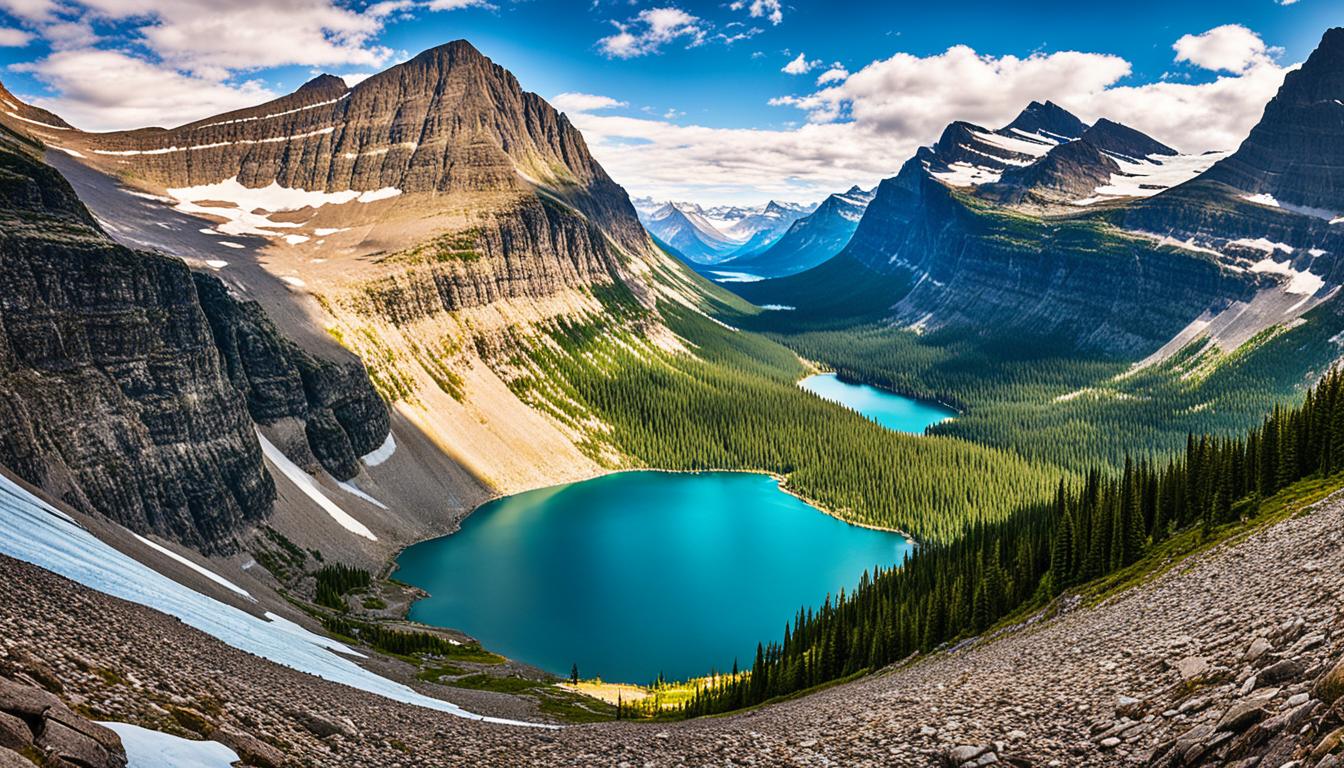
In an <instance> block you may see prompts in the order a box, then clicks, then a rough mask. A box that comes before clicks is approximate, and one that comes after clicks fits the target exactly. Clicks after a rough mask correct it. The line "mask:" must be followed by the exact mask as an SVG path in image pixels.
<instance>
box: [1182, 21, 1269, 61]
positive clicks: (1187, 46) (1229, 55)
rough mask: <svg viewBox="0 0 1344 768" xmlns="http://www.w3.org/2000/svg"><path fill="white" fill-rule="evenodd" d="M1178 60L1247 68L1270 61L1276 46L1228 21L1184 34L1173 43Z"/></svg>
mask: <svg viewBox="0 0 1344 768" xmlns="http://www.w3.org/2000/svg"><path fill="white" fill-rule="evenodd" d="M1171 47H1172V49H1173V50H1175V51H1176V61H1183V62H1189V63H1191V64H1194V65H1195V66H1197V67H1203V68H1204V69H1211V70H1214V71H1224V72H1245V71H1246V70H1248V69H1250V68H1251V67H1255V66H1259V65H1263V64H1267V63H1269V62H1270V61H1271V60H1272V57H1273V54H1274V53H1275V51H1274V50H1272V49H1269V48H1267V47H1266V46H1265V41H1264V40H1261V39H1260V36H1259V35H1257V34H1255V33H1254V32H1252V31H1251V30H1249V29H1247V28H1246V27H1243V26H1241V25H1240V24H1224V25H1222V26H1221V27H1214V28H1213V29H1210V30H1209V31H1208V32H1204V33H1203V34H1199V35H1184V36H1183V37H1181V39H1180V40H1177V41H1176V43H1175V44H1174V45H1172V46H1171Z"/></svg>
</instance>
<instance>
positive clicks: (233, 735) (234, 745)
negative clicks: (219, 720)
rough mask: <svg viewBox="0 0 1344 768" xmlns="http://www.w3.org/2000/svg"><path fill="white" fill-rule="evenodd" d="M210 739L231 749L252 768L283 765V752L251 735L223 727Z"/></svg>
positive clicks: (269, 767)
mask: <svg viewBox="0 0 1344 768" xmlns="http://www.w3.org/2000/svg"><path fill="white" fill-rule="evenodd" d="M210 738H211V739H212V740H214V741H217V742H219V743H220V744H223V745H224V746H226V747H228V748H229V749H232V750H233V751H234V752H235V753H237V754H238V757H239V758H240V759H241V760H242V761H243V764H244V765H249V766H253V768H281V766H282V765H284V763H285V755H284V753H283V752H281V751H280V750H278V749H276V748H275V747H273V746H271V745H270V744H267V743H266V742H264V741H262V740H261V739H258V738H256V737H255V736H252V735H251V734H247V733H243V732H242V731H238V730H235V729H233V728H229V727H224V728H220V729H218V730H216V731H215V732H214V733H213V734H211V736H210Z"/></svg>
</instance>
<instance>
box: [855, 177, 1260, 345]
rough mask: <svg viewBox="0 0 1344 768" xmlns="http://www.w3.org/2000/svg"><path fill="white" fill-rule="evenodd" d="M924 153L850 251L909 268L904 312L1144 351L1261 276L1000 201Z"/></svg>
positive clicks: (941, 324) (893, 182) (867, 218)
mask: <svg viewBox="0 0 1344 768" xmlns="http://www.w3.org/2000/svg"><path fill="white" fill-rule="evenodd" d="M916 162H917V160H916V161H911V163H908V164H907V166H906V167H905V168H904V169H903V170H902V172H901V174H900V175H898V176H897V177H895V178H893V179H888V180H887V181H884V182H883V183H882V185H881V186H880V187H879V189H878V194H877V197H876V199H874V200H873V202H872V204H870V205H869V207H868V211H867V213H866V214H865V215H864V218H863V220H862V221H861V222H860V224H859V227H858V229H857V230H856V231H855V233H854V237H853V238H852V239H851V241H850V243H849V245H848V246H847V247H846V249H845V251H844V252H843V253H844V254H845V255H846V256H847V257H849V258H852V259H854V260H856V261H858V262H859V263H861V264H863V265H864V266H865V267H866V268H868V269H870V270H872V271H874V272H877V273H879V274H893V273H904V274H908V275H909V282H910V283H911V284H913V287H912V288H911V289H910V291H909V292H908V293H906V294H904V295H898V296H892V297H891V301H892V309H891V315H892V318H893V319H894V320H895V321H896V322H899V323H902V324H906V325H911V326H914V327H916V328H919V329H928V330H932V329H937V328H955V329H962V330H967V331H970V332H972V333H976V334H989V333H1003V332H1005V331H1010V332H1016V333H1021V334H1026V335H1030V336H1039V337H1050V338H1054V339H1057V340H1060V341H1063V342H1066V343H1069V344H1072V345H1076V346H1078V347H1082V348H1086V349H1091V350H1095V351H1102V352H1105V353H1110V354H1119V355H1135V354H1140V353H1146V352H1147V351H1151V350H1152V349H1155V348H1156V347H1158V346H1159V345H1161V344H1162V343H1163V342H1165V341H1166V340H1167V339H1169V338H1171V336H1172V335H1174V334H1175V333H1176V332H1178V331H1179V330H1180V329H1181V328H1183V327H1184V326H1185V325H1186V324H1188V323H1189V322H1190V321H1191V320H1192V319H1194V318H1195V317H1197V316H1199V315H1200V314H1201V313H1202V312H1204V311H1205V310H1209V309H1215V310H1216V309H1220V308H1222V307H1223V306H1226V304H1227V303H1228V302H1229V301H1231V300H1234V299H1239V298H1244V297H1245V296H1247V295H1248V294H1249V293H1250V292H1252V291H1253V288H1254V286H1255V285H1256V284H1257V281H1256V279H1255V276H1248V275H1246V274H1243V273H1235V272H1230V271H1226V270H1224V269H1222V268H1221V267H1220V266H1219V264H1218V263H1217V262H1216V261H1215V260H1213V259H1211V258H1209V257H1208V256H1206V255H1204V254H1200V253H1197V252H1193V251H1185V250H1181V249H1178V248H1172V247H1163V246H1158V245H1157V243H1156V242H1155V241H1150V240H1145V239H1143V238H1139V237H1133V236H1127V235H1124V234H1123V233H1121V232H1119V231H1117V230H1114V229H1112V228H1111V227H1109V226H1108V225H1106V224H1105V223H1104V222H1101V221H1099V220H1090V219H1082V220H1074V221H1069V220H1057V221H1052V220H1043V219H1039V218H1034V217H1029V216H1023V215H1019V214H1016V213H1014V212H1011V211H1002V210H997V209H995V208H994V207H993V206H992V205H990V204H988V203H984V202H981V201H977V200H975V199H974V198H972V197H970V196H967V195H964V194H958V193H956V192H954V191H952V190H950V189H948V188H947V187H946V186H944V185H943V184H941V183H939V182H938V181H936V180H934V179H933V178H931V177H930V176H929V175H928V174H927V173H925V172H924V171H923V170H922V169H921V168H919V167H917V166H916V165H915V163H916Z"/></svg>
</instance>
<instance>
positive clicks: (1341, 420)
mask: <svg viewBox="0 0 1344 768" xmlns="http://www.w3.org/2000/svg"><path fill="white" fill-rule="evenodd" d="M1341 470H1344V375H1341V374H1340V373H1339V372H1338V371H1331V372H1329V373H1327V374H1326V375H1325V376H1324V377H1323V378H1322V380H1321V381H1320V382H1319V383H1318V384H1317V386H1316V387H1314V388H1312V389H1311V390H1310V391H1308V393H1307V395H1306V398H1305V400H1304V401H1303V402H1302V404H1301V405H1299V406H1296V407H1281V406H1280V407H1275V408H1274V409H1273V410H1272V411H1271V412H1270V413H1269V415H1267V416H1266V417H1265V418H1264V420H1263V422H1262V423H1261V424H1260V425H1259V426H1257V427H1254V428H1252V429H1250V430H1248V431H1247V432H1246V433H1244V434H1242V435H1240V436H1235V437H1226V438H1224V437H1216V436H1210V435H1199V436H1196V435H1190V436H1189V437H1188V438H1187V440H1186V447H1185V451H1184V452H1183V453H1181V454H1179V455H1178V456H1176V457H1174V458H1172V459H1170V460H1168V461H1165V462H1155V461H1147V460H1144V461H1135V460H1132V459H1127V460H1126V461H1125V462H1124V467H1123V469H1122V470H1121V471H1120V472H1118V473H1108V472H1103V471H1102V470H1099V469H1094V470H1092V471H1089V472H1087V473H1086V474H1085V476H1084V477H1083V478H1082V479H1081V480H1080V481H1077V482H1073V483H1068V482H1063V481H1061V482H1060V484H1059V486H1058V487H1057V489H1056V491H1055V494H1054V498H1053V499H1052V500H1051V501H1050V502H1048V503H1044V504H1033V505H1028V506H1025V507H1023V508H1021V509H1020V510H1019V511H1018V512H1016V513H1015V514H1013V515H1012V516H1011V517H1009V518H1008V519H1005V520H1002V521H998V522H988V523H976V524H973V525H972V526H971V527H970V528H969V529H968V530H967V532H966V535H965V536H963V537H961V538H959V539H957V540H955V541H949V542H941V543H932V544H928V545H925V546H922V547H920V548H918V549H917V550H915V551H914V552H913V553H912V554H910V555H908V556H907V558H906V561H905V562H904V563H903V565H902V566H900V567H898V568H894V569H888V570H882V569H876V570H874V571H873V572H872V573H865V574H864V575H863V578H862V579H861V581H860V583H859V586H858V588H857V589H856V590H854V591H853V592H852V593H849V594H846V593H844V592H841V593H840V594H839V595H838V596H837V597H835V598H834V599H832V598H829V597H828V598H827V599H826V601H825V602H824V603H823V605H822V606H821V608H819V609H817V610H812V609H810V608H808V609H803V610H800V611H799V612H798V614H797V615H796V616H795V618H794V620H793V622H792V623H791V624H789V625H786V626H785V628H784V635H783V638H782V639H781V640H778V641H773V642H770V643H762V644H760V645H758V646H757V652H756V658H755V660H754V663H753V664H752V666H751V669H750V671H749V672H745V673H743V674H739V675H735V676H730V677H727V678H724V679H722V680H720V681H718V682H717V683H716V684H714V685H712V686H709V687H706V688H703V689H701V690H699V691H698V692H697V693H696V694H695V696H694V697H693V698H692V699H691V700H690V701H688V702H687V703H686V705H685V707H684V708H683V710H682V714H684V715H686V716H698V715H706V714H714V713H720V712H726V711H730V710H733V709H738V708H741V707H744V706H750V705H754V704H759V703H761V702H764V701H767V700H769V699H772V698H775V697H778V696H782V695H787V694H790V693H793V692H796V691H800V690H804V689H806V688H810V687H814V686H817V685H820V684H822V683H826V682H830V681H833V680H837V679H841V678H844V677H847V676H850V675H853V674H856V673H859V672H862V671H865V670H871V669H876V668H879V667H882V666H885V665H887V664H890V663H893V662H895V661H898V660H900V659H903V658H906V657H907V656H909V655H911V654H914V653H923V652H928V651H931V650H933V649H935V648H937V647H938V646H940V645H942V644H943V643H946V642H949V641H953V640H957V639H959V638H963V637H970V636H973V635H976V634H978V633H980V632H983V631H985V630H986V629H988V628H990V627H991V626H993V625H994V624H995V623H996V622H997V621H998V620H999V619H1001V618H1003V617H1005V616H1008V615H1009V614H1012V613H1014V612H1017V611H1020V610H1022V609H1024V608H1029V607H1032V606H1036V605H1044V604H1045V603H1046V602H1048V601H1049V600H1050V599H1051V598H1053V597H1054V596H1056V595H1058V594H1060V593H1061V592H1063V591H1065V590H1067V589H1069V588H1071V587H1076V586H1078V585H1081V584H1084V583H1086V582H1088V581H1091V580H1093V579H1096V578H1099V577H1102V576H1106V575H1108V574H1112V573H1115V572H1116V571H1119V570H1121V569H1123V568H1126V567H1128V566H1131V565H1133V564H1134V563H1137V562H1139V561H1140V560H1141V559H1142V558H1143V556H1144V554H1145V553H1146V551H1147V550H1148V548H1150V547H1152V546H1154V545H1156V544H1160V543H1161V542H1162V541H1163V540H1165V539H1166V538H1167V537H1169V536H1172V535H1173V534H1176V533H1178V532H1187V531H1190V532H1198V534H1199V535H1202V536H1207V535H1208V534H1209V533H1210V532H1211V531H1212V530H1213V529H1214V527H1216V526H1218V525H1221V524H1224V523H1229V522H1233V521H1235V520H1237V519H1239V518H1241V517H1244V516H1248V515H1251V514H1253V513H1254V511H1255V509H1256V507H1257V506H1258V502H1259V501H1260V500H1262V499H1265V498H1268V497H1270V496H1272V495H1274V494H1275V493H1277V492H1278V491H1280V490H1282V489H1283V488H1285V487H1286V486H1288V485H1290V484H1292V483H1294V482H1296V481H1298V480H1301V479H1304V478H1308V477H1313V476H1331V475H1334V474H1336V473H1338V472H1340V471H1341ZM1192 535H1194V534H1193V533H1192Z"/></svg>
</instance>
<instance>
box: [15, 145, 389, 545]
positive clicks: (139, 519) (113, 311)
mask: <svg viewBox="0 0 1344 768" xmlns="http://www.w3.org/2000/svg"><path fill="white" fill-rule="evenodd" d="M40 149H41V148H40V147H38V146H37V145H35V144H33V143H32V142H31V141H29V140H27V139H25V138H24V137H21V136H19V135H17V134H14V133H11V132H9V131H8V130H5V129H4V128H0V223H3V226H0V308H2V309H3V312H0V464H3V465H5V466H7V467H9V468H11V469H13V470H14V471H15V472H16V473H18V474H19V475H20V476H21V477H23V478H24V479H25V480H27V481H29V482H31V483H33V484H34V485H37V486H39V487H41V488H43V489H44V490H46V491H48V492H49V493H51V494H52V495H54V496H56V497H59V498H61V499H63V500H64V501H66V502H67V503H69V504H71V505H72V506H74V507H75V508H77V509H80V510H82V511H86V512H96V513H100V514H103V515H105V516H107V517H109V518H111V519H112V520H114V521H116V522H118V523H120V524H122V525H125V526H126V527H128V528H130V529H131V530H133V531H136V532H139V533H146V534H148V533H154V534H158V535H160V536H163V537H165V538H169V539H173V540H175V541H179V542H181V543H183V544H186V545H188V546H191V547H193V548H196V549H198V550H201V551H204V552H218V551H227V550H229V549H231V548H232V547H233V545H234V543H235V540H236V537H237V535H238V534H239V533H241V532H242V531H243V530H245V529H246V528H248V527H249V526H251V525H253V524H255V523H257V522H258V521H260V520H262V519H264V518H265V517H266V516H267V515H269V514H270V511H271V507H272V503H273V501H274V498H275V487H274V485H273V483H272V480H271V477H270V475H269V474H268V473H267V471H266V468H265V465H264V463H263V460H262V454H261V450H260V447H259V445H258V442H257V439H256V435H255V432H254V429H255V428H254V426H253V423H254V421H255V422H256V423H259V424H263V425H268V424H272V423H275V422H277V421H279V420H281V419H293V420H296V421H297V422H298V423H300V424H302V425H303V428H304V432H305V434H306V437H307V439H306V443H307V446H306V447H305V450H307V449H311V456H313V457H315V458H316V459H317V460H318V461H320V462H321V465H322V466H325V467H326V468H327V469H328V470H329V471H331V472H332V474H334V475H337V476H338V477H342V478H345V477H350V476H352V475H353V474H355V473H356V472H357V471H358V466H357V464H356V457H357V456H358V455H360V454H363V453H367V452H369V451H371V450H373V449H374V448H376V447H377V446H378V445H379V444H380V443H381V442H382V441H383V439H384V438H385V437H386V436H387V431H388V417H387V411H386V407H385V405H384V404H383V402H382V401H381V400H380V399H379V398H378V396H377V394H376V393H374V392H373V389H372V386H371V385H370V383H369V380H368V377H367V375H366V374H365V373H364V370H363V368H362V366H360V364H359V363H358V362H357V361H354V360H348V361H346V362H343V363H332V362H327V361H322V360H318V359H316V358H314V357H313V356H311V355H307V354H305V353H303V352H301V351H300V350H299V349H298V348H297V347H296V346H295V345H293V344H292V343H290V342H288V341H286V340H285V339H283V338H282V337H280V335H279V334H278V333H277V332H276V330H275V329H274V327H273V326H271V324H270V323H269V321H267V320H266V318H265V316H264V315H263V314H262V313H261V312H260V310H259V309H258V308H257V307H256V306H255V305H252V304H248V303H243V302H240V301H238V300H236V299H234V298H233V297H231V296H230V295H229V294H228V293H227V292H226V291H225V290H224V289H223V286H222V285H221V284H220V283H219V282H218V281H217V280H214V279H213V278H209V277H203V276H193V274H192V273H191V271H190V270H189V269H188V268H187V266H186V265H185V264H184V263H183V262H181V261H179V260H177V259H173V258H169V257H165V256H161V255H155V254H149V253H142V252H135V251H131V250H128V249H126V248H123V247H121V246H119V245H116V244H115V243H113V242H112V241H111V240H109V239H108V238H107V237H106V236H105V235H104V234H103V232H102V231H101V230H100V229H99V227H98V224H97V223H96V222H95V221H94V220H93V218H92V217H91V216H89V214H88V212H87V211H86V210H85V209H84V207H83V205H81V204H80V202H79V200H78V199H77V198H76V197H75V195H74V192H73V191H72V190H71V188H70V186H69V185H68V184H67V183H66V182H65V180H64V179H63V178H61V176H60V175H59V174H58V173H56V172H55V171H54V170H52V169H51V168H50V167H49V166H47V165H45V164H44V163H42V162H41V161H40V159H39V153H40ZM249 410H250V411H251V414H249ZM298 458H299V459H301V460H302V459H304V458H308V456H307V455H301V456H299V457H298ZM305 463H309V464H313V462H305Z"/></svg>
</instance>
